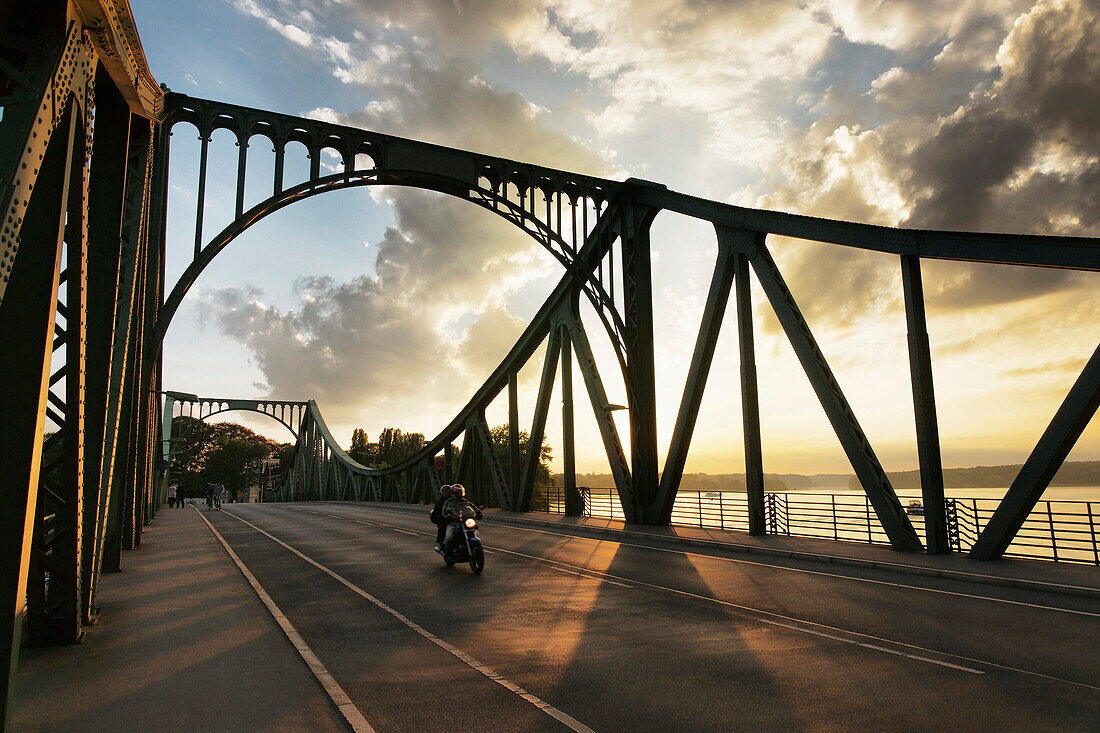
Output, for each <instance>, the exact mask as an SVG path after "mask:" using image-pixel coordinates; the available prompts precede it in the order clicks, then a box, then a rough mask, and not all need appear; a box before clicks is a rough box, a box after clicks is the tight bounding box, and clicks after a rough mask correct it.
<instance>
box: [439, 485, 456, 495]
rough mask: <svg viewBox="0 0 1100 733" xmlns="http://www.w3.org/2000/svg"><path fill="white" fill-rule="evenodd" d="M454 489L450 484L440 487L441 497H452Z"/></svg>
mask: <svg viewBox="0 0 1100 733" xmlns="http://www.w3.org/2000/svg"><path fill="white" fill-rule="evenodd" d="M453 488H454V487H453V486H451V485H450V484H443V485H442V486H440V487H439V495H440V496H441V497H442V496H450V495H451V489H453Z"/></svg>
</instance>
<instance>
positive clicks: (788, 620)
mask: <svg viewBox="0 0 1100 733" xmlns="http://www.w3.org/2000/svg"><path fill="white" fill-rule="evenodd" d="M313 513H314V514H320V515H321V516H330V517H333V518H335V519H346V517H342V516H341V515H339V514H329V515H325V514H322V513H321V512H313ZM241 521H242V522H243V521H244V520H243V519H242V520H241ZM384 526H391V527H392V525H384ZM495 526H500V525H495ZM585 539H587V538H585ZM493 550H494V551H495V552H504V553H507V554H509V555H515V556H517V557H522V558H526V559H528V560H534V561H536V562H541V563H546V564H549V565H550V566H551V567H553V568H554V569H555V570H563V569H564V568H568V569H569V570H564V572H570V570H580V571H583V572H584V573H590V574H592V575H598V576H600V578H602V579H604V580H605V581H606V582H608V583H615V584H616V585H625V584H624V583H622V582H616V581H629V582H632V583H634V584H636V585H640V586H644V587H646V588H652V589H654V590H660V591H665V592H667V593H674V594H676V595H682V596H687V597H689V598H695V599H697V600H703V601H709V602H711V603H717V604H719V605H722V606H727V607H730V608H736V609H739V610H741V611H748V612H749V613H754V614H758V615H761V616H771V617H772V618H777V619H782V621H774V620H772V619H769V618H761V619H758V620H759V621H760V622H761V623H765V624H770V625H772V626H779V627H782V628H784V629H789V630H791V631H798V632H801V633H804V634H811V635H813V636H820V637H824V638H826V639H832V640H834V641H840V642H843V643H845V644H851V645H854V646H859V647H863V648H865V649H872V650H874V651H879V652H885V653H886V654H893V655H896V656H899V657H906V658H908V659H915V660H918V661H921V662H928V663H930V664H938V665H940V666H941V667H950V668H951V669H957V670H960V671H963V672H969V673H970V674H985V672H983V671H981V670H978V669H972V668H970V667H963V666H961V665H958V664H952V663H950V662H945V661H942V660H939V659H932V658H930V657H923V656H920V655H917V654H910V653H909V652H904V651H900V650H897V649H888V648H886V647H882V646H878V645H875V644H868V643H866V642H862V641H857V640H855V639H850V638H845V637H843V636H836V635H835V634H830V633H827V632H824V631H818V630H817V629H828V630H830V631H833V632H838V633H841V634H848V635H850V636H858V637H862V638H865V639H873V640H875V641H880V642H883V643H886V644H897V645H899V646H904V647H908V648H910V649H918V650H920V651H923V652H928V653H930V654H942V655H943V656H954V655H951V654H947V653H945V652H938V651H936V650H934V649H924V648H923V647H918V646H915V645H912V644H904V643H901V642H895V641H892V640H890V639H883V638H881V637H877V636H872V635H870V634H862V633H859V632H857V631H849V630H848V629H840V628H837V627H835V626H829V625H827V624H820V623H817V622H814V621H807V620H805V619H799V618H793V617H791V616H784V615H783V614H780V613H775V612H773V611H765V610H763V609H760V608H753V607H751V606H744V605H741V604H739V603H733V602H731V601H723V600H721V599H719V598H714V597H712V596H704V595H700V594H698V593H691V592H690V591H685V590H680V589H678V588H670V587H668V586H664V585H657V584H656V583H647V582H645V581H643V580H638V579H637V578H626V577H623V576H621V575H613V574H611V573H605V572H602V571H600V570H592V569H591V568H586V567H583V566H577V565H572V564H570V563H565V562H561V561H558V560H548V559H546V558H543V557H539V556H537V555H528V554H526V553H523V552H516V551H515V550H505V549H502V548H500V547H495V548H493ZM578 574H580V573H578ZM627 587H630V586H627ZM784 622H785V623H784ZM795 624H805V625H807V626H814V627H817V628H806V626H799V625H795Z"/></svg>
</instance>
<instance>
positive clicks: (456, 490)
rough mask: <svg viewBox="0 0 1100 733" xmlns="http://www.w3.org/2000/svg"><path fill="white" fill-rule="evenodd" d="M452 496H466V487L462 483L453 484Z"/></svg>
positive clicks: (463, 497) (460, 497)
mask: <svg viewBox="0 0 1100 733" xmlns="http://www.w3.org/2000/svg"><path fill="white" fill-rule="evenodd" d="M451 496H455V497H458V498H459V499H465V498H466V487H465V486H463V485H462V484H454V485H453V486H451Z"/></svg>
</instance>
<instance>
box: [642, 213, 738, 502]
mask: <svg viewBox="0 0 1100 733" xmlns="http://www.w3.org/2000/svg"><path fill="white" fill-rule="evenodd" d="M738 235H742V236H751V235H750V234H749V233H748V232H734V231H733V230H729V229H724V228H720V229H719V230H718V257H717V259H716V260H715V263H714V274H713V275H712V276H711V280H710V292H709V293H708V295H707V303H706V306H705V307H704V308H703V317H702V320H701V321H700V322H699V335H698V337H697V338H696V341H695V352H694V353H693V354H692V357H691V366H690V367H688V375H687V381H686V382H685V383H684V395H683V397H682V398H681V400H680V410H679V412H678V413H677V415H676V425H675V427H674V428H673V430H672V440H671V442H670V443H669V447H668V455H667V456H666V457H665V468H664V471H663V472H662V473H661V489H660V493H659V496H658V504H659V506H658V508H657V513H658V516H659V517H660V518H661V520H662V521H661V523H662V524H667V523H668V522H669V521H670V520H671V517H672V506H673V504H675V502H676V492H677V490H678V489H679V488H680V480H681V479H682V478H683V475H684V464H685V463H686V462H687V455H688V449H689V448H690V447H691V437H692V434H693V433H694V432H695V421H696V419H697V418H698V417H699V406H700V404H702V401H703V390H704V389H705V388H706V385H707V377H708V376H709V375H710V365H711V362H712V360H713V359H714V349H715V346H717V344H718V334H719V333H720V332H721V330H722V320H723V318H724V316H725V313H726V304H727V302H728V301H729V294H730V287H731V286H732V285H733V273H734V270H733V260H732V255H733V245H732V243H731V242H730V241H728V240H729V239H730V238H731V237H736V236H738Z"/></svg>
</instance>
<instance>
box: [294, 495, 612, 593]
mask: <svg viewBox="0 0 1100 733" xmlns="http://www.w3.org/2000/svg"><path fill="white" fill-rule="evenodd" d="M299 511H305V512H309V513H310V514H316V515H317V516H318V517H330V518H332V519H344V520H349V521H352V522H361V520H358V519H352V518H351V517H347V516H344V515H343V514H325V513H324V512H315V511H313V510H312V509H301V510H299ZM379 526H381V527H389V528H390V529H393V530H396V531H398V532H401V533H403V534H411V535H415V536H418V537H430V536H431V533H430V532H411V531H409V530H403V529H398V528H397V527H394V526H393V525H392V524H379ZM494 526H499V525H494ZM485 552H489V553H493V552H504V553H508V554H509V555H518V556H519V557H524V558H527V559H529V560H536V561H538V562H541V563H545V564H547V565H549V566H550V567H551V569H553V570H557V571H559V572H562V573H569V574H570V575H577V576H579V577H581V578H587V579H588V580H594V581H596V582H597V583H610V584H611V585H617V586H619V587H621V588H632V587H633V586H630V585H627V584H626V583H620V582H619V581H617V580H612V579H610V578H607V577H603V576H602V575H595V576H594V575H590V574H589V573H592V572H596V571H592V570H589V569H588V568H583V567H580V566H577V565H570V564H569V563H562V562H558V561H557V560H548V559H546V558H544V557H537V556H534V555H524V554H523V553H521V552H513V551H511V550H505V549H503V548H500V547H491V548H490V547H486V548H485Z"/></svg>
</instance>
